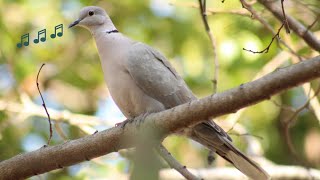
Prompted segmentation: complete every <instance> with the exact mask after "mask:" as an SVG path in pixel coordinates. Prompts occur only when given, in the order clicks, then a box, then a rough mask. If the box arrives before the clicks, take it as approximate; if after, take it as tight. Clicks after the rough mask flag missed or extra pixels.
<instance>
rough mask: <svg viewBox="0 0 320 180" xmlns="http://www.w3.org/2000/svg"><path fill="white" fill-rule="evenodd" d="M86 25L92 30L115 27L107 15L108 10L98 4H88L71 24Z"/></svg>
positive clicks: (71, 25)
mask: <svg viewBox="0 0 320 180" xmlns="http://www.w3.org/2000/svg"><path fill="white" fill-rule="evenodd" d="M73 26H81V27H84V28H86V29H88V30H90V31H91V32H93V31H94V30H97V29H101V28H104V29H105V30H109V29H113V28H114V25H113V23H112V21H111V20H110V18H109V16H108V15H107V13H106V11H105V10H104V9H102V8H100V7H97V6H87V7H84V8H82V9H81V11H80V14H79V18H78V19H77V20H76V21H74V22H73V23H71V24H70V25H69V28H71V27H73Z"/></svg>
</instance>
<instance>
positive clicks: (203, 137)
mask: <svg viewBox="0 0 320 180" xmlns="http://www.w3.org/2000/svg"><path fill="white" fill-rule="evenodd" d="M189 136H190V137H191V138H192V139H194V140H195V141H197V142H199V143H201V144H203V145H205V146H206V147H208V148H209V149H210V150H213V151H214V152H216V153H217V154H219V155H220V156H221V157H223V158H224V159H226V160H227V161H229V162H230V163H231V164H233V165H234V166H235V167H236V168H237V169H239V170H240V171H241V172H242V173H244V174H245V175H247V176H248V177H250V178H252V179H254V180H268V179H270V176H269V175H268V173H267V172H266V171H265V170H263V169H262V168H261V167H260V166H259V165H258V164H257V163H255V162H254V161H252V160H251V159H249V158H248V157H247V156H246V155H244V154H243V153H241V152H240V151H239V150H238V149H237V148H236V147H234V146H233V145H232V143H231V138H230V137H229V136H228V135H227V134H226V132H225V131H224V130H223V129H221V128H220V127H219V126H218V125H216V124H215V123H214V122H212V123H211V122H210V123H207V122H205V123H201V124H198V125H196V126H195V127H194V128H193V132H192V133H191V134H189Z"/></svg>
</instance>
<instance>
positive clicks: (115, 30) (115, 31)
mask: <svg viewBox="0 0 320 180" xmlns="http://www.w3.org/2000/svg"><path fill="white" fill-rule="evenodd" d="M118 32H119V31H118V30H117V29H114V30H111V31H107V32H106V33H108V34H111V33H118Z"/></svg>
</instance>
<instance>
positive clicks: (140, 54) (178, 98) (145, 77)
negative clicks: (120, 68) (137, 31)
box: [126, 42, 196, 108]
mask: <svg viewBox="0 0 320 180" xmlns="http://www.w3.org/2000/svg"><path fill="white" fill-rule="evenodd" d="M127 57H128V58H127V63H126V64H127V69H128V71H129V74H130V75H131V77H132V78H133V80H134V81H135V83H136V84H137V85H138V86H139V87H140V88H141V89H142V90H143V91H144V92H145V93H146V94H147V95H148V96H150V97H152V98H154V99H156V100H157V101H159V102H161V103H162V104H163V105H164V106H165V107H166V108H171V107H174V106H177V105H180V104H183V103H186V102H189V101H191V100H193V99H196V97H195V96H194V95H193V94H192V92H191V90H190V89H189V88H188V87H187V85H186V84H185V82H184V81H183V79H182V78H181V77H180V76H179V75H178V73H177V72H176V71H175V69H174V68H173V67H172V66H171V64H170V63H169V62H168V61H167V60H166V58H165V57H164V56H163V55H162V54H161V53H160V52H158V51H156V50H155V49H153V48H151V47H150V46H148V45H146V44H143V43H140V42H136V43H134V44H133V45H132V46H131V48H130V50H129V51H128V55H127Z"/></svg>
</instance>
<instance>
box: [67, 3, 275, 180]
mask: <svg viewBox="0 0 320 180" xmlns="http://www.w3.org/2000/svg"><path fill="white" fill-rule="evenodd" d="M74 26H80V27H83V28H86V29H87V30H89V31H90V32H91V34H92V36H93V38H94V40H95V43H96V46H97V49H98V53H99V57H100V61H101V65H102V70H103V74H104V79H105V82H106V84H107V87H108V89H109V92H110V94H111V96H112V98H113V100H114V101H115V103H116V105H117V106H118V107H119V109H120V110H121V112H122V113H123V114H124V115H125V116H126V118H128V119H134V118H136V117H139V116H142V115H144V114H148V113H154V112H160V111H163V110H166V109H170V108H173V107H175V106H178V105H181V104H184V103H188V102H190V101H192V100H196V99H197V98H196V96H195V95H194V94H193V93H192V91H191V90H190V89H189V87H188V86H187V85H186V83H185V82H184V80H183V79H182V78H181V76H179V74H178V73H177V71H176V70H175V69H174V68H173V66H172V65H171V64H170V62H169V61H168V60H167V59H166V58H165V56H164V55H163V54H162V53H160V52H159V51H157V50H155V49H154V48H152V47H150V46H148V45H146V44H144V43H142V42H137V41H134V40H132V39H130V38H129V37H127V36H125V35H124V34H122V33H120V32H119V31H118V30H117V28H116V27H115V25H114V24H113V22H112V20H111V19H110V17H109V16H108V14H107V13H106V11H105V10H104V9H103V8H100V7H96V6H88V7H84V8H83V9H81V10H80V14H79V18H78V19H77V20H76V21H74V22H73V23H71V24H70V25H69V28H71V27H74ZM177 133H179V132H177ZM180 133H183V134H184V135H185V136H187V137H189V138H191V139H193V140H195V141H197V142H199V143H201V144H202V145H204V146H205V147H207V148H208V149H210V150H212V151H214V152H216V153H217V154H218V155H220V156H221V157H223V158H224V159H226V160H227V161H229V162H230V163H231V164H233V165H234V166H235V167H236V168H237V169H239V170H240V171H241V172H242V173H244V174H245V175H247V176H248V177H250V178H252V179H257V180H264V179H269V175H268V174H267V172H266V171H264V170H263V169H262V168H261V167H260V166H259V165H258V164H257V163H255V162H254V161H253V160H251V159H249V158H248V157H247V156H246V155H244V154H243V153H242V152H240V151H239V150H238V149H237V148H236V147H235V146H234V145H233V144H232V139H231V138H230V137H229V135H228V134H227V133H226V132H225V131H224V130H223V129H222V128H221V127H219V126H218V125H217V124H216V123H215V122H214V121H211V120H208V121H206V122H203V123H200V124H197V125H195V126H193V127H191V128H187V129H186V130H183V131H182V132H180Z"/></svg>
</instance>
